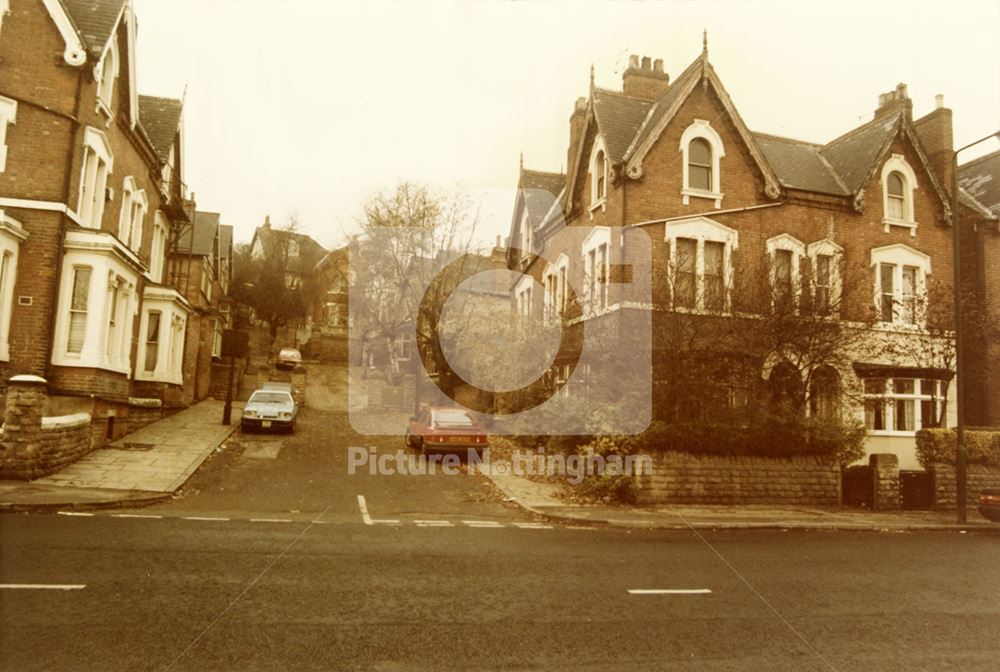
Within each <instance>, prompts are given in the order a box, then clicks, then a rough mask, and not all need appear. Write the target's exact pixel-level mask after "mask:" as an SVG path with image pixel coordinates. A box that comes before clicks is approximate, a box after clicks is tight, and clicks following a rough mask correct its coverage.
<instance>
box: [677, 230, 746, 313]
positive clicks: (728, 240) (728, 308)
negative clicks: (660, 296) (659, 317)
mask: <svg viewBox="0 0 1000 672" xmlns="http://www.w3.org/2000/svg"><path fill="white" fill-rule="evenodd" d="M664 228H665V233H664V241H665V242H666V243H667V244H668V245H669V248H670V254H669V258H668V260H667V272H668V274H669V276H670V278H671V279H673V278H674V276H675V269H676V268H677V239H678V238H692V239H694V240H695V243H696V250H697V251H696V257H695V303H694V305H695V307H694V308H686V307H683V306H676V305H675V306H673V310H676V311H678V312H694V313H711V314H719V313H718V312H717V311H707V310H706V309H705V242H706V241H709V242H714V243H722V244H723V245H724V246H725V247H724V254H723V259H722V268H723V280H724V282H725V283H726V288H725V298H724V300H723V309H722V311H721V314H723V315H728V314H730V313H731V312H732V291H733V273H734V269H733V254H734V253H735V252H736V250H737V249H739V233H738V232H737V231H736V229H731V228H729V227H728V226H726V225H725V224H720V223H719V222H716V221H714V220H711V219H709V218H708V217H692V218H691V219H684V220H680V221H676V222H667V225H666V226H665V227H664ZM671 303H673V299H672V298H671Z"/></svg>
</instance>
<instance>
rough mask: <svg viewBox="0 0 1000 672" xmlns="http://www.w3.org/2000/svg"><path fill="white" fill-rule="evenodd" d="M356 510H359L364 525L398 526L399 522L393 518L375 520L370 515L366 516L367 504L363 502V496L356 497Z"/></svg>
mask: <svg viewBox="0 0 1000 672" xmlns="http://www.w3.org/2000/svg"><path fill="white" fill-rule="evenodd" d="M358 508H359V509H360V510H361V519H362V520H363V521H365V525H399V524H400V523H399V521H398V520H396V519H395V518H384V519H382V520H375V519H374V518H372V517H371V516H370V515H368V504H367V503H366V502H365V496H364V495H358Z"/></svg>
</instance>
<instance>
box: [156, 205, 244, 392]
mask: <svg viewBox="0 0 1000 672" xmlns="http://www.w3.org/2000/svg"><path fill="white" fill-rule="evenodd" d="M232 241H233V227H231V226H227V225H225V224H221V223H220V221H219V213H217V212H202V211H195V213H194V217H193V218H192V221H191V224H190V225H187V226H181V227H178V228H177V236H176V241H175V243H174V244H173V245H172V246H171V247H170V253H169V258H168V263H167V269H168V271H167V272H168V277H169V281H170V284H171V285H172V286H174V287H176V288H177V289H178V290H179V291H180V292H181V294H182V295H183V296H184V298H186V299H187V301H188V304H189V305H190V307H191V315H190V317H189V322H188V342H187V351H188V353H189V356H187V357H186V358H185V361H184V371H183V377H184V389H185V391H186V392H188V393H189V394H190V395H192V397H193V399H194V400H198V401H200V400H202V399H205V398H206V397H207V396H208V394H209V390H210V388H211V375H212V363H213V361H214V362H218V361H219V359H220V357H221V356H222V332H223V331H224V330H225V329H228V328H230V327H231V326H232V312H231V301H230V300H229V299H228V297H227V294H228V292H229V282H230V280H231V277H230V274H231V272H232V270H231V269H232V254H233V243H232Z"/></svg>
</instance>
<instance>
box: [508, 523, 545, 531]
mask: <svg viewBox="0 0 1000 672" xmlns="http://www.w3.org/2000/svg"><path fill="white" fill-rule="evenodd" d="M514 524H515V525H517V526H518V527H520V528H521V529H524V530H551V529H552V526H551V525H546V524H545V523H514Z"/></svg>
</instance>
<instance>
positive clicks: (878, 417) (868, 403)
mask: <svg viewBox="0 0 1000 672" xmlns="http://www.w3.org/2000/svg"><path fill="white" fill-rule="evenodd" d="M865 428H866V429H870V430H882V429H885V402H884V401H883V400H881V399H866V400H865Z"/></svg>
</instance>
